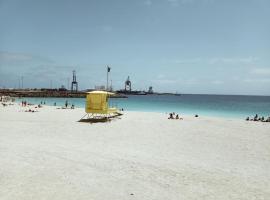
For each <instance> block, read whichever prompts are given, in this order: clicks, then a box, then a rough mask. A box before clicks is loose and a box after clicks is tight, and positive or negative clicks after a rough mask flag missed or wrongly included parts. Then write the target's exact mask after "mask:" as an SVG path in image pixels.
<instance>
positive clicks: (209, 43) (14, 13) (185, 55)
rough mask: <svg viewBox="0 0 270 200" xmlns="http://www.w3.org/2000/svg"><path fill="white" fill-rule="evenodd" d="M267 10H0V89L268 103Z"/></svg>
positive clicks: (74, 0) (209, 2)
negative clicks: (99, 89) (225, 97)
mask: <svg viewBox="0 0 270 200" xmlns="http://www.w3.org/2000/svg"><path fill="white" fill-rule="evenodd" d="M269 19H270V1H268V0H48V1H44V0H0V88H18V87H22V83H21V82H22V81H21V77H23V87H25V88H50V87H53V88H59V87H61V85H64V86H65V87H67V85H68V84H69V86H68V87H69V88H70V81H71V79H72V70H76V73H77V80H78V83H79V89H87V88H93V87H95V86H99V85H106V66H107V65H109V66H110V67H111V72H110V74H109V80H111V81H112V85H113V88H114V89H122V88H124V82H125V80H126V79H127V77H128V76H130V80H131V82H132V89H133V90H148V87H149V86H153V89H154V91H157V92H173V93H174V92H177V93H188V94H245V95H270V20H269Z"/></svg>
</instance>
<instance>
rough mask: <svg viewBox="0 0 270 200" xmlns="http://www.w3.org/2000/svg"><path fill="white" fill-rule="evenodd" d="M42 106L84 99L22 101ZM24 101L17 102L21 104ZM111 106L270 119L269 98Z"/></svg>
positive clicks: (166, 98)
mask: <svg viewBox="0 0 270 200" xmlns="http://www.w3.org/2000/svg"><path fill="white" fill-rule="evenodd" d="M23 99H24V100H26V101H28V102H30V103H34V104H39V103H40V102H41V101H45V102H46V105H53V104H54V103H55V102H56V104H57V105H58V106H63V105H64V103H65V101H66V100H68V102H69V104H74V105H75V107H84V105H85V98H23ZM23 99H17V101H22V100H23ZM110 104H111V105H112V106H117V107H118V108H124V110H128V111H150V112H163V113H169V112H176V113H180V114H184V115H194V114H198V115H205V116H217V117H229V118H245V117H246V116H254V115H255V114H258V115H259V116H265V117H266V116H270V96H240V95H239V96H237V95H190V94H183V95H181V96H175V95H143V96H136V95H132V96H129V97H128V98H125V99H111V100H110Z"/></svg>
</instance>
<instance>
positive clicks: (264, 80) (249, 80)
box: [244, 78, 270, 83]
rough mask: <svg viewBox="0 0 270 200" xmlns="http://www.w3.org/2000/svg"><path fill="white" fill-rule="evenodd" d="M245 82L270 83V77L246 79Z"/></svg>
mask: <svg viewBox="0 0 270 200" xmlns="http://www.w3.org/2000/svg"><path fill="white" fill-rule="evenodd" d="M244 82H247V83H270V78H257V79H256V78H254V79H250V78H249V79H245V80H244Z"/></svg>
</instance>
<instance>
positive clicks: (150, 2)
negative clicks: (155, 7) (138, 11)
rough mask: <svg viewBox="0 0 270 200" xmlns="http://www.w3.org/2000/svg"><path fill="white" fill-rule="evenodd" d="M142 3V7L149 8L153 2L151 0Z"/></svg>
mask: <svg viewBox="0 0 270 200" xmlns="http://www.w3.org/2000/svg"><path fill="white" fill-rule="evenodd" d="M143 3H144V5H147V6H151V5H152V4H153V2H152V1H151V0H146V1H144V2H143Z"/></svg>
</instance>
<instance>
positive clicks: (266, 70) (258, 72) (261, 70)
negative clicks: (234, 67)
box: [250, 68, 270, 76]
mask: <svg viewBox="0 0 270 200" xmlns="http://www.w3.org/2000/svg"><path fill="white" fill-rule="evenodd" d="M250 73H251V74H256V75H268V76H269V75H270V68H255V69H252V70H251V71H250Z"/></svg>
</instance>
